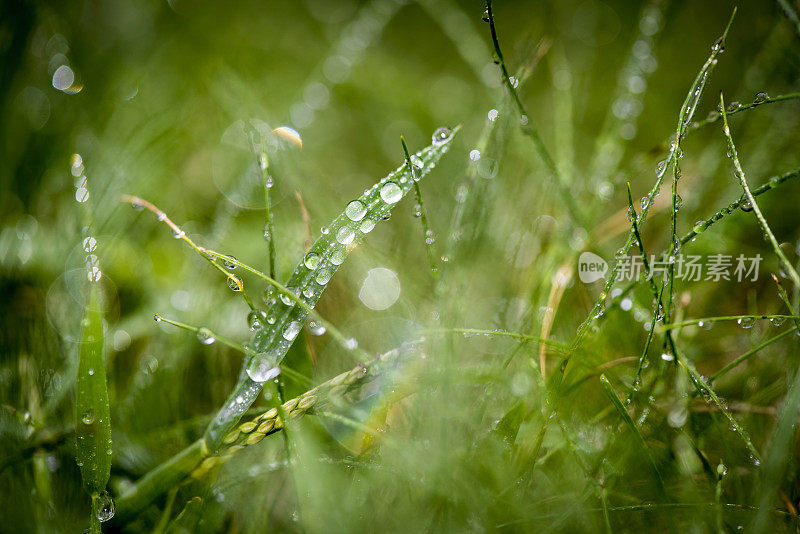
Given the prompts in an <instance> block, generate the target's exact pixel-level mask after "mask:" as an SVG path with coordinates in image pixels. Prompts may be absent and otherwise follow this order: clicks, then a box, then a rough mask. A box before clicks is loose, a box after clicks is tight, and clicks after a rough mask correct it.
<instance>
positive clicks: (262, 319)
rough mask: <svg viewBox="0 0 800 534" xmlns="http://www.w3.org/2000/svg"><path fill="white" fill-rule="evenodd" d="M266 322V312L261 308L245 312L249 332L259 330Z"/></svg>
mask: <svg viewBox="0 0 800 534" xmlns="http://www.w3.org/2000/svg"><path fill="white" fill-rule="evenodd" d="M266 322H267V314H266V313H265V312H263V311H261V310H252V311H251V312H250V313H248V314H247V325H248V326H249V327H250V331H251V332H255V331H256V330H260V329H261V328H263V327H264V324H266Z"/></svg>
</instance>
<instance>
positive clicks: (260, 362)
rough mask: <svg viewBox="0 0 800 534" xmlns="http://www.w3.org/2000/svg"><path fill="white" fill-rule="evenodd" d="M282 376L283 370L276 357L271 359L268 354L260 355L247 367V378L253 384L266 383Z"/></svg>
mask: <svg viewBox="0 0 800 534" xmlns="http://www.w3.org/2000/svg"><path fill="white" fill-rule="evenodd" d="M279 374H281V369H280V367H278V365H277V364H276V362H275V357H274V356H273V357H270V356H268V355H266V354H259V355H258V356H255V357H254V358H253V360H252V361H251V362H250V364H249V365H248V366H247V376H249V377H250V380H252V381H253V382H258V383H262V382H266V381H267V380H270V379H272V378H275V377H276V376H278V375H279Z"/></svg>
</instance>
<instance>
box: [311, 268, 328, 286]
mask: <svg viewBox="0 0 800 534" xmlns="http://www.w3.org/2000/svg"><path fill="white" fill-rule="evenodd" d="M330 279H331V271H330V270H329V269H320V270H319V272H318V273H317V276H316V277H315V278H314V280H315V281H316V282H317V283H318V284H319V285H321V286H324V285H325V284H327V283H328V281H329V280H330Z"/></svg>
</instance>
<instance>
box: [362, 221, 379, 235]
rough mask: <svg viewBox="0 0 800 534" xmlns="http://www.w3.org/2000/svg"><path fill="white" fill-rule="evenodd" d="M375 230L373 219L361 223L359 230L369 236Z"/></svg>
mask: <svg viewBox="0 0 800 534" xmlns="http://www.w3.org/2000/svg"><path fill="white" fill-rule="evenodd" d="M373 228H375V221H373V220H372V219H364V220H363V221H362V222H361V226H360V227H359V230H361V233H364V234H368V233H370V232H371V231H372V229H373Z"/></svg>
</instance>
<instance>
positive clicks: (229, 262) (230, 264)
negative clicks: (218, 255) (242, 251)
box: [222, 256, 236, 270]
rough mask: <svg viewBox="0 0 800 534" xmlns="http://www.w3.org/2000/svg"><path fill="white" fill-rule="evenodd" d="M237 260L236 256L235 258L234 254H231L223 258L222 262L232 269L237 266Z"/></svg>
mask: <svg viewBox="0 0 800 534" xmlns="http://www.w3.org/2000/svg"><path fill="white" fill-rule="evenodd" d="M235 261H236V258H234V257H233V256H229V257H227V258H224V259H223V260H222V264H223V265H224V266H225V268H226V269H231V270H232V269H235V268H236V264H235V263H234V262H235Z"/></svg>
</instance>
